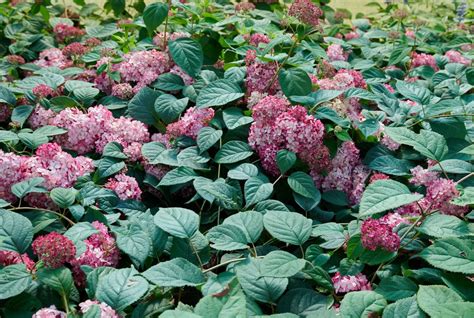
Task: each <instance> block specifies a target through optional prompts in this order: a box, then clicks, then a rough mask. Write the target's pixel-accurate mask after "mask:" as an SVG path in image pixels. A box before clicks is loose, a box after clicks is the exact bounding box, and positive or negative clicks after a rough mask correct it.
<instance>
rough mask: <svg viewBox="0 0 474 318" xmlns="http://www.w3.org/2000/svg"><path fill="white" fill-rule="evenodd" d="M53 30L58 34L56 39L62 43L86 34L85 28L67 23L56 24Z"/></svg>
mask: <svg viewBox="0 0 474 318" xmlns="http://www.w3.org/2000/svg"><path fill="white" fill-rule="evenodd" d="M53 32H54V35H55V36H56V40H57V41H58V42H60V43H63V42H65V41H66V40H69V39H73V38H78V37H81V36H83V35H84V34H86V32H85V31H84V30H82V29H79V28H76V27H75V26H72V25H68V24H65V23H58V24H56V25H55V26H54V28H53Z"/></svg>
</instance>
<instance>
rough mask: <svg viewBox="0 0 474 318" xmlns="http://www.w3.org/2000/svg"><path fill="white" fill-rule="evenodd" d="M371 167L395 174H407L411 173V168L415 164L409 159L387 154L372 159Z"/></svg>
mask: <svg viewBox="0 0 474 318" xmlns="http://www.w3.org/2000/svg"><path fill="white" fill-rule="evenodd" d="M369 168H370V169H372V170H376V171H380V172H382V173H386V174H390V175H394V176H405V175H409V174H410V169H412V168H413V165H412V164H411V163H410V162H409V161H408V160H403V159H398V158H395V157H394V156H391V155H385V156H379V157H377V158H375V159H374V160H372V161H371V162H370V163H369Z"/></svg>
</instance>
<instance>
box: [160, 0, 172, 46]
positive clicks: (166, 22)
mask: <svg viewBox="0 0 474 318" xmlns="http://www.w3.org/2000/svg"><path fill="white" fill-rule="evenodd" d="M167 3H168V13H167V14H166V19H165V36H164V37H163V49H162V50H163V51H165V50H166V46H167V35H168V17H169V10H171V0H168V2H167Z"/></svg>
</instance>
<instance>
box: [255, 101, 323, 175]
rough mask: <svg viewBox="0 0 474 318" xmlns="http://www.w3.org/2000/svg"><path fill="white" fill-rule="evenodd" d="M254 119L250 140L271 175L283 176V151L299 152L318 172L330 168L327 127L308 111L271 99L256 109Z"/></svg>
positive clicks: (260, 103) (301, 157) (286, 102)
mask: <svg viewBox="0 0 474 318" xmlns="http://www.w3.org/2000/svg"><path fill="white" fill-rule="evenodd" d="M253 118H254V122H253V123H252V125H251V127H250V135H249V139H248V141H249V144H250V146H251V147H252V148H253V149H255V150H256V151H257V153H258V155H259V157H260V160H261V162H262V166H263V168H264V169H265V170H267V171H268V172H269V173H270V174H272V175H275V176H276V175H278V174H279V170H278V167H277V164H276V154H277V152H278V151H279V150H282V149H287V150H290V151H292V152H294V153H296V154H297V155H298V156H299V157H300V159H301V160H303V161H304V162H305V163H306V164H308V165H309V167H310V169H311V170H312V172H314V173H318V172H319V171H321V170H322V168H324V167H325V166H327V164H328V161H329V151H328V149H327V148H326V146H324V144H323V137H324V125H323V123H322V122H321V121H319V120H318V119H316V118H314V117H313V116H310V115H308V113H307V111H306V108H304V107H302V106H295V107H290V104H289V102H288V101H287V100H286V99H283V98H279V97H275V96H267V97H265V98H263V99H262V100H261V101H260V102H259V103H258V104H256V105H255V106H254V107H253Z"/></svg>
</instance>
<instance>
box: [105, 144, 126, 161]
mask: <svg viewBox="0 0 474 318" xmlns="http://www.w3.org/2000/svg"><path fill="white" fill-rule="evenodd" d="M102 156H103V157H110V158H116V159H127V158H128V157H127V155H126V154H124V153H123V147H122V145H121V144H119V143H118V142H116V141H112V142H109V143H108V144H107V145H105V147H104V150H103V151H102Z"/></svg>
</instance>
